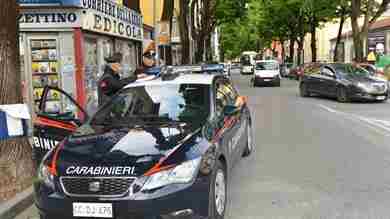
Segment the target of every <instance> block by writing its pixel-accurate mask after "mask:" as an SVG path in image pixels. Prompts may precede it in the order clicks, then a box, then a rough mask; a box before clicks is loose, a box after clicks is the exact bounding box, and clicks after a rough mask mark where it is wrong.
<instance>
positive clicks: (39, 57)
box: [19, 0, 144, 113]
mask: <svg viewBox="0 0 390 219" xmlns="http://www.w3.org/2000/svg"><path fill="white" fill-rule="evenodd" d="M20 4H21V11H20V13H21V15H20V19H19V24H20V48H21V62H22V63H21V64H22V70H23V79H24V85H25V86H24V88H25V92H24V93H25V95H26V97H25V99H26V100H27V102H28V103H29V104H30V105H31V106H32V108H33V109H34V111H37V107H38V103H39V100H40V97H41V95H42V92H43V87H44V86H46V85H49V86H55V87H59V88H61V89H62V90H64V91H65V92H67V93H68V94H70V95H71V96H73V97H74V98H75V99H76V100H77V102H78V103H79V104H80V105H81V106H82V107H84V108H86V109H87V111H88V112H89V113H93V112H94V111H95V110H96V109H97V102H98V101H97V98H98V93H97V92H98V91H97V81H98V79H99V78H100V76H101V75H102V74H103V71H104V66H105V64H106V62H105V58H107V57H109V56H111V55H112V54H113V53H114V52H121V53H122V54H123V63H122V64H123V67H124V70H125V73H127V74H130V73H131V72H133V71H134V70H135V69H136V68H137V66H138V65H139V64H140V61H141V55H142V42H143V34H144V32H143V18H142V15H141V14H140V13H139V12H137V11H134V10H131V9H129V8H127V7H125V6H123V5H121V4H118V3H117V2H115V1H110V0H96V1H83V0H52V1H50V0H43V1H41V0H20ZM104 5H108V6H109V7H104ZM51 95H52V96H51V97H50V103H48V104H47V106H46V107H48V108H51V109H50V110H52V111H58V110H60V111H66V109H67V107H68V105H70V104H68V103H65V102H63V101H64V100H63V98H61V94H59V93H53V94H51Z"/></svg>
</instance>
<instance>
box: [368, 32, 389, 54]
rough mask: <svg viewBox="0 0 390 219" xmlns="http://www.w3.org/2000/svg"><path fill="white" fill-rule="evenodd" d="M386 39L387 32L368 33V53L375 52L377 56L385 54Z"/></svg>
mask: <svg viewBox="0 0 390 219" xmlns="http://www.w3.org/2000/svg"><path fill="white" fill-rule="evenodd" d="M385 45H386V37H385V32H384V31H381V32H370V33H368V41H367V47H368V53H370V52H374V53H375V54H383V53H385V52H386V51H385V49H386V48H385Z"/></svg>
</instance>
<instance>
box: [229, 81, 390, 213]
mask: <svg viewBox="0 0 390 219" xmlns="http://www.w3.org/2000/svg"><path fill="white" fill-rule="evenodd" d="M233 78H234V81H235V83H236V86H237V88H238V89H239V90H240V92H241V94H242V95H247V96H249V104H250V108H251V110H252V116H253V117H254V118H255V127H254V130H255V142H256V151H255V153H254V154H253V155H252V156H251V157H249V158H247V159H244V160H242V161H241V162H240V163H239V164H238V166H237V167H236V168H235V170H234V171H233V173H232V176H231V178H230V183H229V189H230V193H229V204H228V212H227V215H226V216H227V217H226V218H228V219H237V218H239V219H249V218H251V219H252V218H256V219H257V218H281V219H282V218H300V219H306V218H307V219H309V218H313V219H319V218H321V219H322V218H324V219H325V218H359V219H360V218H365V219H371V218H372V219H374V218H375V219H378V218H389V215H390V101H389V102H388V103H347V104H341V103H338V102H336V101H335V100H331V99H322V98H302V97H300V96H299V94H298V87H297V86H298V83H297V82H296V81H292V80H288V79H286V80H284V81H282V87H280V88H278V87H258V88H253V87H250V86H249V83H248V81H249V78H250V76H240V75H239V74H234V75H233Z"/></svg>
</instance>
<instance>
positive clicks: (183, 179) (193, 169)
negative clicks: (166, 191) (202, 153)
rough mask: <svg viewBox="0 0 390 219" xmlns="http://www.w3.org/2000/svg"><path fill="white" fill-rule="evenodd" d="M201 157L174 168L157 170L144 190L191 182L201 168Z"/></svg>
mask: <svg viewBox="0 0 390 219" xmlns="http://www.w3.org/2000/svg"><path fill="white" fill-rule="evenodd" d="M201 159H202V158H201V157H199V158H196V159H193V160H190V161H186V162H184V163H182V164H180V165H178V166H176V167H174V168H172V169H169V170H163V171H160V172H157V173H155V174H153V175H151V176H149V178H148V179H147V181H146V182H145V184H144V185H143V187H142V190H143V191H145V190H152V189H157V188H161V187H163V186H166V185H170V184H184V183H189V182H191V181H192V180H193V179H194V177H195V175H196V173H197V171H198V168H199V164H200V161H201Z"/></svg>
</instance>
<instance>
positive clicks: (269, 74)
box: [251, 60, 281, 87]
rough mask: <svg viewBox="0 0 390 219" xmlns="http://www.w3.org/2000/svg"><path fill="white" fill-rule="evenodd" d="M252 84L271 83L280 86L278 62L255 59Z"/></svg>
mask: <svg viewBox="0 0 390 219" xmlns="http://www.w3.org/2000/svg"><path fill="white" fill-rule="evenodd" d="M251 80H252V83H253V86H255V87H256V86H259V85H265V84H271V85H274V86H278V87H280V80H281V76H280V70H279V63H278V62H277V61H275V60H260V61H256V65H255V75H254V77H253V78H252V79H251Z"/></svg>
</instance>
